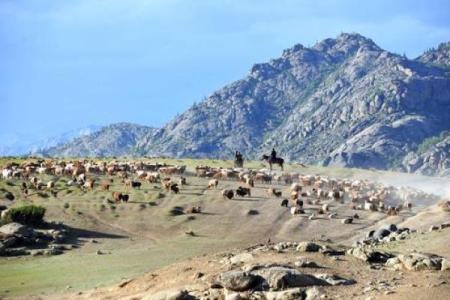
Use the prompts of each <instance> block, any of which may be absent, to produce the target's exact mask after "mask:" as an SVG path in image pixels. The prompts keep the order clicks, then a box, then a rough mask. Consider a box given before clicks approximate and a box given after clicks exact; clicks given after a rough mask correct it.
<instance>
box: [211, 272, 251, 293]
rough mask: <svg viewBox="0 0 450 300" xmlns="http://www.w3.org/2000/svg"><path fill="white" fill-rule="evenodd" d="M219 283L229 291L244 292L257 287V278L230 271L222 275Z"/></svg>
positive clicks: (245, 273) (244, 273)
mask: <svg viewBox="0 0 450 300" xmlns="http://www.w3.org/2000/svg"><path fill="white" fill-rule="evenodd" d="M218 281H219V283H220V284H221V285H222V286H224V287H225V288H227V289H229V290H232V291H236V292H242V291H247V290H249V289H251V288H252V287H253V286H255V284H256V283H257V277H256V276H254V275H253V274H250V273H247V272H243V271H228V272H225V273H222V274H220V276H219V278H218Z"/></svg>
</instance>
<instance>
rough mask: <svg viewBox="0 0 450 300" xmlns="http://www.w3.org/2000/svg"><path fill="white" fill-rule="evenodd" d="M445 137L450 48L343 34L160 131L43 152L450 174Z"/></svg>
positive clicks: (260, 68) (133, 130) (102, 136)
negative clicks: (395, 48) (397, 45)
mask: <svg viewBox="0 0 450 300" xmlns="http://www.w3.org/2000/svg"><path fill="white" fill-rule="evenodd" d="M219 71H220V70H218V72H219ZM448 131H450V43H444V44H441V45H440V46H439V47H438V48H436V49H431V50H429V51H427V52H425V53H424V54H423V55H421V56H419V57H418V58H416V59H408V58H406V57H404V56H401V55H398V54H395V53H390V52H388V51H386V50H383V49H381V48H380V47H379V46H378V45H376V44H375V43H374V42H373V41H372V40H370V39H368V38H366V37H364V36H361V35H359V34H356V33H354V34H347V33H344V34H341V35H339V36H338V37H337V38H334V39H331V38H330V39H325V40H323V41H321V42H319V43H317V44H315V45H314V46H312V47H310V48H307V47H304V46H302V45H300V44H298V45H295V46H294V47H292V48H290V49H287V50H284V51H283V53H282V55H281V57H279V58H276V59H272V60H270V61H269V62H266V63H259V64H255V65H254V66H253V67H252V68H251V69H250V71H249V73H248V75H247V76H246V77H245V78H243V79H241V80H238V81H236V82H233V83H231V84H229V85H227V86H225V87H223V88H222V89H220V90H218V91H216V92H214V93H213V94H212V95H210V96H209V97H207V98H206V99H205V100H203V101H202V102H200V103H198V104H195V105H193V106H192V107H191V108H190V109H188V110H187V111H186V112H185V113H183V114H181V115H179V116H177V117H175V118H174V119H173V120H172V121H170V122H169V123H168V124H167V125H165V126H164V127H162V128H159V129H154V128H150V127H145V126H139V125H132V124H127V123H124V124H114V125H111V126H108V127H105V128H102V129H101V130H100V131H97V132H95V133H93V134H90V135H87V136H83V137H80V138H77V139H75V140H73V141H71V142H69V143H66V144H62V145H58V146H55V147H51V148H49V149H46V150H44V151H42V153H43V154H46V155H54V156H103V155H155V156H156V155H164V156H174V157H214V158H230V157H232V155H233V153H234V151H235V150H239V151H241V152H242V153H244V155H245V156H246V157H247V158H258V157H260V155H261V154H262V153H267V152H269V151H270V150H271V149H272V147H275V148H277V150H278V153H279V155H280V156H282V157H284V158H286V159H287V160H289V161H299V162H303V163H314V164H322V165H325V166H345V167H362V168H377V169H402V170H406V171H410V172H420V173H425V174H437V175H449V171H448V170H449V168H450V160H449V159H450V158H449V155H448V144H449V141H448V138H447V135H446V132H448ZM433 143H434V144H433ZM436 153H438V154H436ZM431 157H433V158H431Z"/></svg>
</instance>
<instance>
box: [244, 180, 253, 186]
mask: <svg viewBox="0 0 450 300" xmlns="http://www.w3.org/2000/svg"><path fill="white" fill-rule="evenodd" d="M245 181H246V183H247V185H248V186H249V187H255V181H254V180H253V178H247V179H246V180H245Z"/></svg>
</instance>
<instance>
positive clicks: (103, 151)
mask: <svg viewBox="0 0 450 300" xmlns="http://www.w3.org/2000/svg"><path fill="white" fill-rule="evenodd" d="M153 130H154V129H153V128H152V127H148V126H142V125H136V124H131V123H116V124H112V125H109V126H105V127H102V128H101V129H100V130H98V131H96V132H94V133H92V134H89V135H84V136H81V137H78V138H75V139H73V140H72V141H70V142H69V143H66V144H64V145H58V146H55V147H50V148H48V149H45V150H43V151H41V154H42V155H45V156H67V157H92V156H125V155H141V154H142V153H141V152H139V151H140V150H139V148H138V146H137V145H138V144H139V143H140V142H141V140H142V139H143V138H144V137H145V136H146V135H148V134H151V133H152V132H153Z"/></svg>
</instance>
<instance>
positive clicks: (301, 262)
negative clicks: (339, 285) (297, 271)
mask: <svg viewBox="0 0 450 300" xmlns="http://www.w3.org/2000/svg"><path fill="white" fill-rule="evenodd" d="M294 265H295V266H296V267H298V268H320V266H319V265H318V264H317V263H315V262H314V261H310V260H299V261H296V262H295V263H294Z"/></svg>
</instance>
